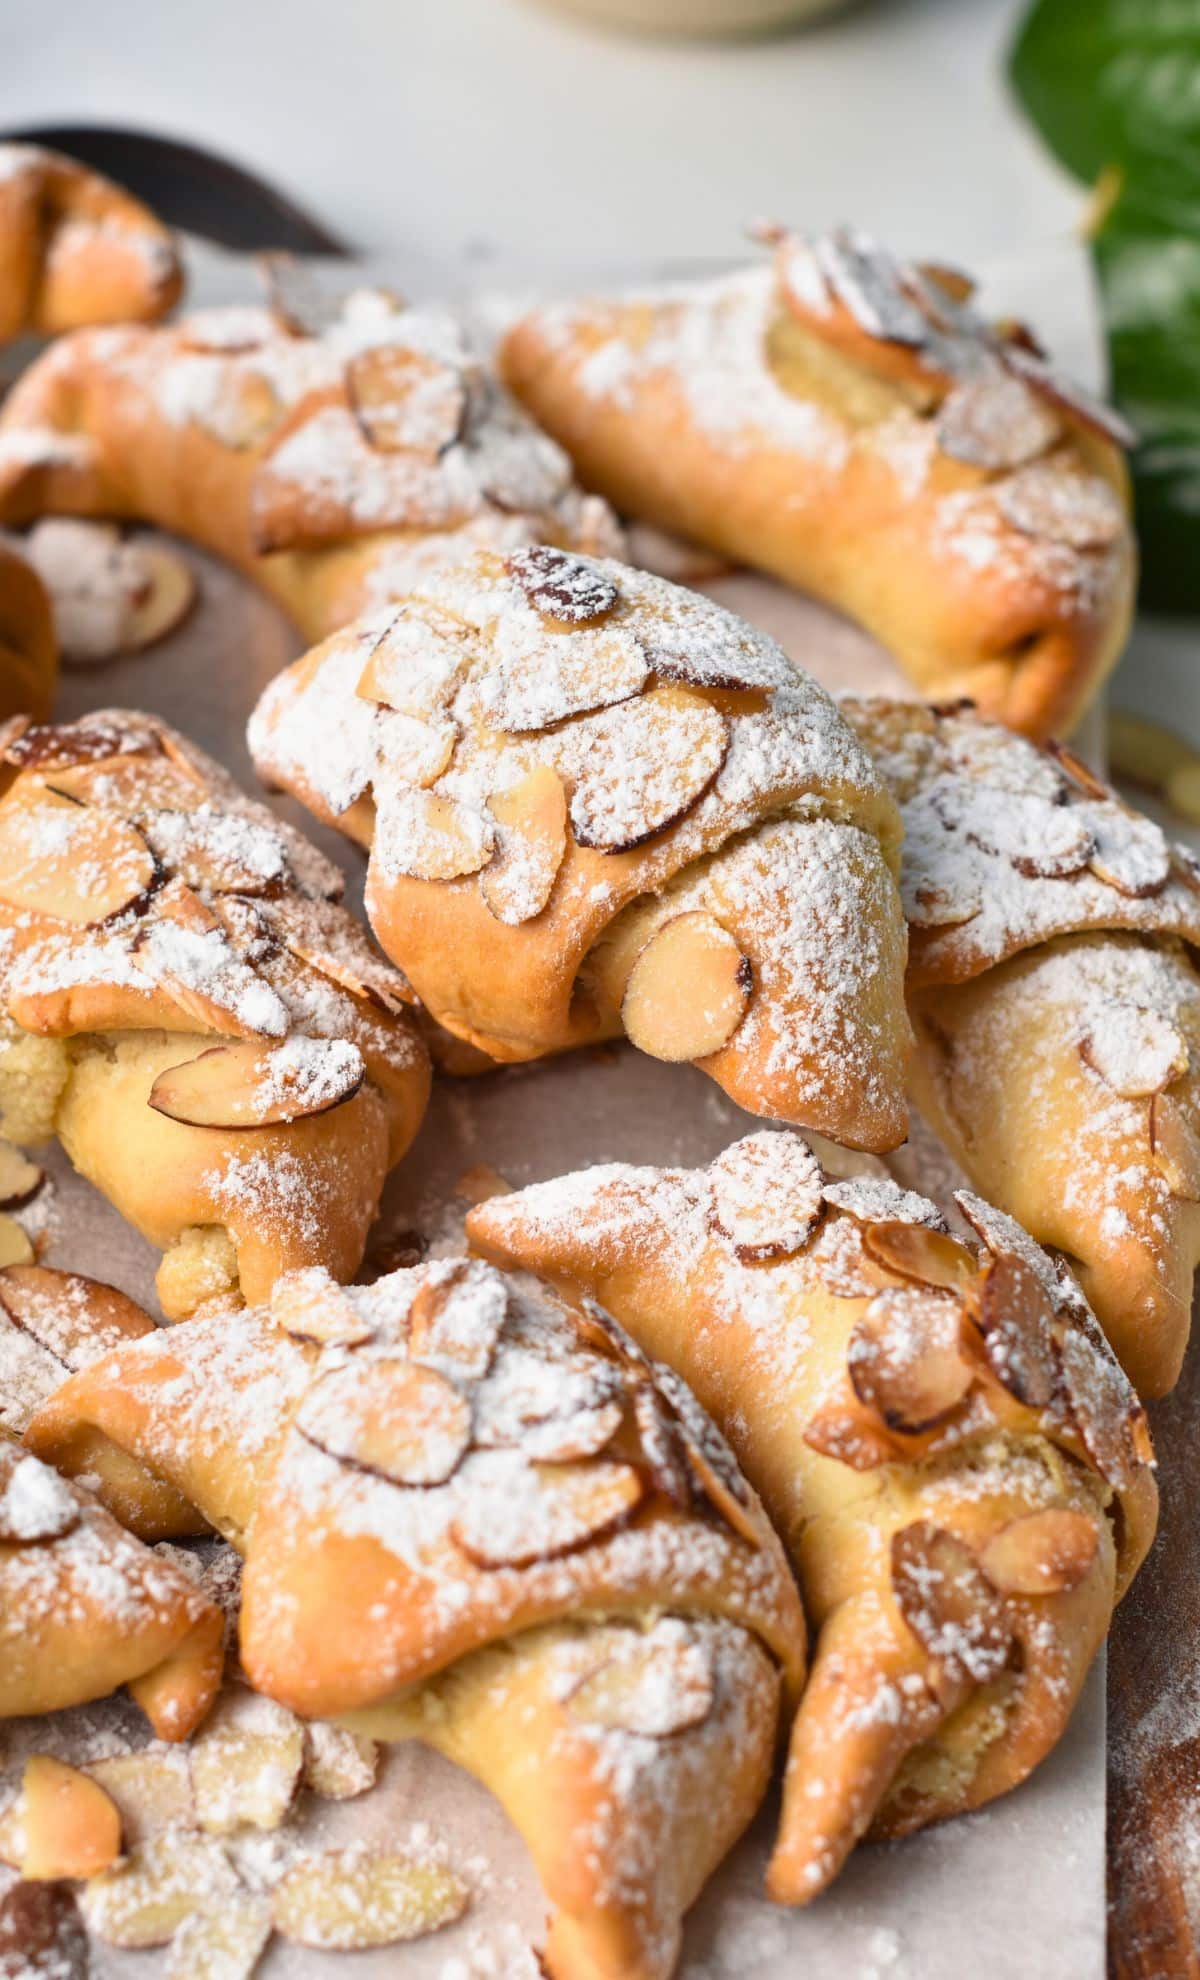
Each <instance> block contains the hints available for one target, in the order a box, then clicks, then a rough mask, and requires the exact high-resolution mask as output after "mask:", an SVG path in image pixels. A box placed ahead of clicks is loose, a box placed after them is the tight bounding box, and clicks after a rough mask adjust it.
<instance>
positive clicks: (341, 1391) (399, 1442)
mask: <svg viewBox="0 0 1200 1980" xmlns="http://www.w3.org/2000/svg"><path fill="white" fill-rule="evenodd" d="M296 1421H297V1424H298V1427H299V1429H300V1430H301V1432H302V1433H303V1435H304V1436H305V1437H307V1438H308V1440H309V1442H310V1443H312V1444H315V1445H316V1446H317V1447H318V1449H320V1450H323V1451H325V1452H326V1453H327V1455H328V1456H329V1457H333V1458H339V1459H341V1461H342V1462H343V1463H347V1464H353V1465H356V1466H357V1467H358V1468H359V1469H360V1470H362V1471H369V1472H373V1473H374V1474H375V1476H376V1477H378V1478H386V1479H388V1480H390V1481H391V1483H392V1484H393V1485H442V1484H444V1483H445V1481H446V1479H447V1478H449V1477H450V1476H451V1475H452V1474H453V1473H454V1472H455V1471H456V1470H457V1469H458V1466H459V1463H460V1462H461V1460H462V1458H463V1457H464V1456H465V1455H466V1452H467V1449H468V1446H469V1445H470V1442H471V1407H470V1404H469V1403H468V1402H467V1400H466V1398H465V1397H464V1396H461V1395H460V1394H459V1392H458V1390H457V1389H456V1388H455V1387H454V1385H453V1383H452V1382H449V1381H447V1379H446V1377H445V1376H444V1375H440V1374H439V1373H438V1371H437V1369H436V1368H427V1367H424V1366H423V1365H421V1364H420V1363H417V1362H412V1361H372V1362H370V1363H368V1364H365V1365H363V1366H351V1367H349V1368H339V1369H335V1370H334V1371H333V1372H332V1373H331V1374H328V1375H325V1376H324V1377H322V1379H321V1380H320V1381H318V1382H317V1383H315V1384H314V1386H313V1387H312V1388H311V1389H310V1390H309V1392H308V1395H307V1396H306V1397H305V1399H304V1403H303V1405H302V1407H301V1409H300V1413H299V1415H298V1417H297V1419H296Z"/></svg>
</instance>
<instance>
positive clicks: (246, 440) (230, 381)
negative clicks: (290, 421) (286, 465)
mask: <svg viewBox="0 0 1200 1980" xmlns="http://www.w3.org/2000/svg"><path fill="white" fill-rule="evenodd" d="M283 412H284V405H283V400H282V399H281V398H280V397H279V394H278V393H277V392H276V390H275V387H274V385H273V384H272V383H271V380H270V379H269V378H268V377H267V376H266V375H265V373H264V372H262V371H260V370H259V369H258V368H257V365H256V364H254V363H251V364H239V365H237V366H236V367H235V368H234V367H231V368H230V369H228V370H227V371H226V374H225V376H224V377H223V378H222V380H221V389H220V392H219V393H218V394H214V396H213V398H212V400H211V402H210V404H208V405H206V406H204V407H203V408H202V409H201V411H200V412H199V414H198V416H197V421H196V423H197V425H198V426H201V427H202V428H203V429H204V431H205V432H206V433H208V434H210V435H211V436H212V438H213V439H214V440H217V441H219V443H220V445H221V446H222V447H227V448H229V449H230V450H231V452H233V453H235V454H248V453H251V452H253V451H255V450H256V449H257V448H259V447H262V446H263V445H264V444H265V442H266V441H267V440H269V439H270V437H271V435H272V434H273V433H274V431H275V429H276V427H277V426H278V425H279V423H280V420H281V419H282V417H283Z"/></svg>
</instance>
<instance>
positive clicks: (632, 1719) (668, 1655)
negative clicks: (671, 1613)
mask: <svg viewBox="0 0 1200 1980" xmlns="http://www.w3.org/2000/svg"><path fill="white" fill-rule="evenodd" d="M713 1695H714V1694H713V1671H712V1660H711V1658H710V1657H709V1654H708V1651H707V1649H706V1647H705V1645H704V1643H703V1641H702V1640H701V1639H700V1638H699V1637H697V1636H696V1635H695V1634H694V1632H692V1631H691V1630H689V1629H688V1626H687V1624H686V1623H681V1622H677V1621H676V1620H675V1619H674V1618H673V1617H667V1618H665V1619H664V1620H663V1621H662V1622H660V1623H658V1624H657V1625H656V1627H655V1628H654V1629H652V1630H650V1631H648V1632H647V1633H646V1634H645V1635H644V1636H635V1635H633V1634H632V1633H631V1632H625V1633H623V1637H622V1639H620V1640H618V1641H617V1642H615V1643H614V1645H613V1651H612V1655H611V1656H608V1657H606V1658H605V1659H604V1661H603V1662H602V1663H600V1664H598V1665H597V1666H596V1668H595V1669H594V1670H592V1671H589V1673H588V1675H587V1676H586V1677H584V1678H581V1679H580V1681H579V1683H578V1684H577V1685H576V1686H575V1688H574V1690H573V1691H571V1692H570V1693H569V1694H568V1696H567V1710H568V1712H569V1713H570V1716H571V1717H572V1718H573V1719H578V1720H579V1721H580V1722H581V1723H582V1724H584V1725H588V1726H599V1727H601V1728H603V1729H604V1730H605V1731H607V1732H623V1733H636V1734H639V1735H640V1736H641V1737H642V1738H644V1739H669V1738H670V1737H671V1735H672V1733H680V1732H686V1731H687V1729H688V1728H689V1727H690V1726H699V1725H702V1724H703V1723H704V1720H705V1719H707V1717H708V1715H709V1713H710V1712H711V1710H712V1707H713Z"/></svg>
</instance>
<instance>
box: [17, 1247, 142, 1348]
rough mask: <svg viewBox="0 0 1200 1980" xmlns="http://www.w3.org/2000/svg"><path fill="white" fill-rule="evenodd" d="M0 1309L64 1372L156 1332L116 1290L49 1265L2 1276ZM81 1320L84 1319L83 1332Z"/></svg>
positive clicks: (24, 1268)
mask: <svg viewBox="0 0 1200 1980" xmlns="http://www.w3.org/2000/svg"><path fill="white" fill-rule="evenodd" d="M0 1307H3V1309H4V1311H5V1312H6V1313H7V1314H8V1315H9V1317H10V1318H11V1319H12V1320H15V1322H16V1324H17V1325H18V1327H21V1328H23V1329H24V1331H25V1332H26V1333H27V1334H31V1335H32V1336H33V1338H34V1340H36V1341H39V1342H40V1343H41V1345H42V1346H43V1347H45V1348H46V1349H48V1350H49V1352H50V1353H51V1354H52V1355H53V1356H54V1357H55V1358H56V1360H58V1361H59V1362H61V1364H62V1366H63V1368H64V1370H71V1371H74V1370H76V1369H79V1368H83V1367H85V1366H86V1364H87V1363H88V1362H89V1361H91V1360H93V1359H94V1358H95V1356H96V1355H97V1354H100V1353H106V1352H107V1351H108V1349H109V1348H113V1347H120V1346H122V1345H123V1344H124V1342H125V1341H127V1340H129V1339H130V1338H135V1339H136V1338H138V1337H140V1336H141V1335H142V1334H149V1333H153V1332H154V1328H153V1324H152V1323H151V1321H150V1318H149V1315H148V1314H146V1313H145V1312H143V1310H142V1308H141V1307H140V1306H138V1305H137V1304H136V1302H135V1301H134V1300H132V1299H128V1298H127V1297H126V1295H125V1294H124V1293H123V1292H118V1290H117V1288H116V1286H108V1285H105V1283H104V1281H103V1280H102V1279H87V1278H84V1277H83V1276H82V1275H81V1274H80V1273H77V1272H59V1271H55V1270H53V1269H52V1268H51V1267H50V1266H47V1265H18V1266H13V1267H11V1268H10V1269H9V1270H7V1271H6V1272H4V1274H3V1276H0ZM81 1318H86V1326H85V1327H84V1328H83V1329H82V1331H81V1329H80V1325H79V1322H80V1319H81Z"/></svg>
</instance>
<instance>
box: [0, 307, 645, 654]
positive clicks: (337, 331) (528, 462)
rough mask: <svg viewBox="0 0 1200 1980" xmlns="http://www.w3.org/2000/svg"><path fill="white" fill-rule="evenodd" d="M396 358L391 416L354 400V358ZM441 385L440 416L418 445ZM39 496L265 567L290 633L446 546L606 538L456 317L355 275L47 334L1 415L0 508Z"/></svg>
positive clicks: (604, 543)
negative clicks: (320, 298)
mask: <svg viewBox="0 0 1200 1980" xmlns="http://www.w3.org/2000/svg"><path fill="white" fill-rule="evenodd" d="M402 361H403V362H404V363H407V364H408V365H409V366H410V367H412V366H414V365H418V364H419V365H420V366H423V367H425V370H424V372H423V373H422V377H423V380H424V389H423V391H416V392H412V391H409V390H407V388H405V387H404V386H402V384H401V383H400V382H398V381H397V382H394V383H391V384H389V386H388V390H389V391H390V393H391V395H392V396H391V399H390V400H389V401H388V410H389V413H390V420H389V422H388V423H381V422H379V421H377V420H374V419H371V418H370V417H369V416H365V415H364V412H363V407H362V403H361V401H360V400H359V399H356V397H355V390H356V388H355V385H354V380H355V378H356V377H359V378H360V380H361V373H362V369H363V367H364V365H379V364H384V365H397V364H400V363H401V362H402ZM357 389H358V390H359V391H360V392H361V391H362V389H363V388H362V386H361V383H360V385H359V387H358V388H357ZM439 395H440V396H439ZM447 398H449V400H450V401H452V403H453V404H455V405H457V406H458V408H459V425H458V427H457V428H455V429H451V428H450V427H445V428H444V429H442V428H438V429H436V430H435V431H434V433H433V435H432V444H431V435H430V430H429V420H430V417H431V414H432V415H433V416H436V415H437V412H438V407H439V404H441V405H443V406H444V404H445V402H446V400H447ZM46 514H60V515H85V516H89V515H90V516H113V517H118V518H121V517H127V518H133V519H138V520H141V521H145V522H152V523H156V524H158V525H159V526H160V527H162V528H164V529H169V530H173V531H174V532H175V533H176V534H178V535H180V536H185V537H190V538H191V539H192V540H193V541H194V542H197V543H200V544H202V545H204V547H205V548H207V549H209V550H212V551H214V552H215V553H216V554H217V555H219V556H221V557H224V558H227V559H228V560H229V561H230V562H231V563H233V564H235V565H236V566H237V567H238V568H239V569H240V570H243V571H245V572H246V573H247V574H248V575H249V576H251V577H253V578H254V579H255V580H256V581H257V582H258V583H260V584H261V585H263V587H264V588H265V589H266V590H267V591H268V592H270V593H271V595H272V596H273V597H275V598H276V599H278V601H279V603H280V604H281V605H282V606H283V608H284V610H285V611H287V612H288V613H289V614H290V615H291V617H292V618H293V619H294V620H295V622H296V624H297V626H298V627H299V628H300V630H301V632H302V633H303V634H304V635H305V637H306V638H308V639H322V638H324V637H325V636H326V635H327V634H328V633H330V632H332V631H333V630H334V629H335V628H336V627H338V626H341V625H344V624H346V622H347V621H348V620H350V619H352V618H354V617H356V616H357V615H358V614H360V613H362V612H364V611H366V610H368V609H370V608H371V607H373V606H376V605H379V604H382V603H385V602H386V601H387V600H388V599H389V598H390V597H392V596H394V595H395V593H396V592H397V591H398V590H402V589H404V588H405V586H406V584H407V583H409V582H411V580H412V575H413V572H414V570H419V569H421V568H422V567H423V566H424V564H425V563H427V562H428V561H429V560H430V558H434V559H436V558H438V557H439V556H441V557H444V556H445V555H446V554H447V553H448V552H450V553H452V552H454V551H455V550H456V549H457V547H458V546H459V545H462V546H464V547H466V548H468V549H469V548H471V547H473V546H474V545H482V546H490V547H494V548H496V549H499V550H500V551H506V550H509V549H515V548H518V547H519V546H520V545H522V544H528V543H534V542H538V541H541V540H543V539H544V540H547V541H550V542H562V543H565V544H569V545H572V546H574V547H576V548H579V549H585V550H598V551H600V552H604V553H607V552H610V551H616V550H618V549H619V546H620V537H619V532H618V531H617V529H616V525H615V523H614V521H613V519H612V516H611V514H610V512H609V511H608V509H607V507H606V505H605V504H604V503H603V502H601V501H599V500H598V499H596V498H593V497H585V496H583V495H581V493H580V491H579V489H578V488H577V487H576V485H575V484H574V483H573V481H572V478H571V468H570V463H569V461H568V460H567V457H566V456H565V454H563V453H562V451H561V449H560V448H558V447H557V446H556V445H555V444H554V443H553V442H552V441H550V440H548V439H547V438H546V436H545V435H544V434H542V433H540V432H539V431H538V429H537V428H536V427H535V426H534V425H533V423H532V421H530V420H529V419H528V418H527V417H526V416H525V414H524V413H522V412H521V410H520V408H519V407H517V406H516V405H515V403H514V402H513V401H512V400H511V399H509V398H508V396H507V394H505V393H504V392H503V391H502V389H501V388H500V387H499V386H498V385H497V384H496V382H495V380H494V379H493V378H492V377H491V376H490V375H489V374H488V373H487V372H486V370H485V369H484V368H483V367H481V365H480V364H479V362H478V361H477V360H476V359H475V357H474V356H473V355H472V353H471V352H470V350H469V349H468V347H467V345H466V342H465V340H464V337H463V333H462V331H461V329H460V328H459V326H458V325H457V324H456V323H455V322H454V321H453V320H452V319H451V318H449V317H448V316H444V315H441V314H437V313H434V312H428V311H417V310H406V309H404V308H403V306H402V305H400V304H399V303H397V302H396V301H395V300H394V298H391V297H389V296H387V295H385V294H384V293H383V292H382V291H365V290H364V291H358V292H356V293H355V294H353V295H351V296H349V297H347V298H346V299H345V301H344V306H343V308H342V309H341V310H340V312H332V313H331V316H330V318H329V319H327V320H324V321H322V322H320V323H317V322H312V323H305V322H304V321H302V320H300V319H298V318H297V317H296V316H295V315H293V314H291V313H289V312H286V311H283V310H281V306H280V304H279V302H278V300H277V301H276V304H275V305H274V307H273V308H266V307H264V308H258V307H246V308H234V309H215V310H202V311H199V312H197V313H196V314H195V315H194V316H191V317H185V318H184V319H182V321H180V322H179V323H178V324H174V325H172V326H170V327H169V328H165V329H141V328H134V327H130V328H127V329H124V330H120V331H104V332H97V333H90V332H81V333H79V334H78V335H75V336H72V337H69V338H64V339H62V340H61V341H60V342H59V343H57V344H56V345H54V346H53V347H52V349H51V350H49V351H47V352H46V353H45V354H44V356H43V357H42V358H41V359H39V360H38V361H37V362H36V363H35V364H34V365H32V366H31V367H30V369H29V370H28V371H27V372H26V373H25V375H24V377H23V378H22V379H21V380H20V381H19V382H18V384H17V386H16V388H15V389H14V391H13V392H12V393H10V395H9V397H8V400H7V401H6V403H5V406H4V410H3V414H2V415H0V519H3V520H4V521H7V522H11V523H15V524H18V525H20V524H26V523H30V522H33V521H35V520H36V519H37V518H38V517H39V516H43V515H46Z"/></svg>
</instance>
